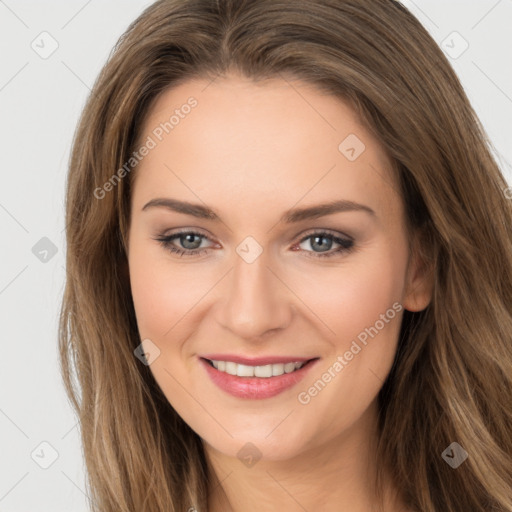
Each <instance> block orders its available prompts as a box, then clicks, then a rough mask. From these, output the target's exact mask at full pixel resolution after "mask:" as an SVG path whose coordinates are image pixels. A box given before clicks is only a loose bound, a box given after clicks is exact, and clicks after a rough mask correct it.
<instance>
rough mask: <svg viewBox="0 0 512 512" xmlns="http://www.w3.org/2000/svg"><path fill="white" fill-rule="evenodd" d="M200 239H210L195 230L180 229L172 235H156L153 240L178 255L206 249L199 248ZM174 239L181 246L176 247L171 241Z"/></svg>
mask: <svg viewBox="0 0 512 512" xmlns="http://www.w3.org/2000/svg"><path fill="white" fill-rule="evenodd" d="M198 239H199V240H198ZM202 239H205V240H210V239H209V238H208V237H207V236H206V235H203V234H202V233H198V232H196V231H181V232H179V233H174V234H172V235H166V236H160V237H157V238H156V239H155V240H157V241H159V242H160V243H161V244H162V245H163V246H164V247H165V248H166V249H167V250H168V251H170V252H172V253H174V254H178V255H179V256H183V255H186V256H195V255H197V254H201V253H203V252H206V251H207V250H208V248H204V247H203V248H200V246H201V243H202ZM174 240H178V242H179V243H180V244H181V245H182V246H183V248H181V247H177V246H176V245H175V244H174V243H173V242H174Z"/></svg>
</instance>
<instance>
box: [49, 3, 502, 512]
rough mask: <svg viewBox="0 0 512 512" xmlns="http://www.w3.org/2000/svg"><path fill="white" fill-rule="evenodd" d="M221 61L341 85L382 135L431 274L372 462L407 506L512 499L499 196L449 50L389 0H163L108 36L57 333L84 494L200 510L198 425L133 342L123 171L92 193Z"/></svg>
mask: <svg viewBox="0 0 512 512" xmlns="http://www.w3.org/2000/svg"><path fill="white" fill-rule="evenodd" d="M229 71H236V72H238V73H241V74H242V75H244V76H246V77H248V78H251V79H254V80H258V79H264V78H272V77H290V78H297V79H300V80H302V81H304V82H308V83H310V84H313V85H315V86H316V87H318V88H319V89H320V90H322V91H326V92H328V93H329V94H332V95H334V96H336V97H338V98H340V99H341V100H344V101H347V102H349V104H350V105H351V106H352V107H353V108H354V109H355V111H356V112H357V114H358V115H359V116H360V118H361V121H362V122H363V123H364V124H365V126H366V127H367V128H368V129H369V130H370V131H371V132H372V133H373V134H375V136H376V137H378V140H379V141H380V142H381V144H382V146H383V147H384V148H385V150H386V151H387V152H388V154H389V156H390V157H391V159H392V161H393V162H394V164H395V167H396V172H397V175H398V177H399V183H400V186H401V190H400V192H401V195H402V197H403V200H404V204H405V206H406V214H407V222H408V229H410V230H411V233H413V232H415V233H421V240H422V245H421V252H422V255H423V257H424V259H425V262H427V263H428V264H429V265H430V266H431V268H432V269H433V273H434V289H433V298H432V302H431V304H430V305H429V306H428V307H427V308H426V309H425V310H423V311H421V312H417V313H411V312H407V311H406V312H405V316H404V319H403V324H402V329H401V333H400V340H399V348H398V351H397V354H396V358H395V363H394V365H393V368H392V370H391V373H390V374H389V376H388V378H387V380H386V382H385V384H384V386H383V388H382V390H381V392H380V394H379V404H380V425H379V426H380V438H379V446H378V460H377V461H376V464H377V467H378V468H381V467H389V468H391V469H392V472H393V478H394V480H395V482H396V484H397V486H398V487H399V488H400V490H401V492H402V493H403V495H404V496H405V499H406V501H407V504H408V506H409V507H410V508H411V509H412V510H417V511H422V512H441V511H442V512H461V511H467V512H476V511H483V510H486V511H487V510H493V511H506V512H511V511H512V236H511V231H512V201H510V200H508V201H507V199H506V197H505V194H504V190H505V189H506V188H507V183H506V181H505V179H504V177H503V175H502V174H501V172H500V170H499V167H498V165H497V163H496V161H495V160H494V159H493V157H492V155H491V152H490V149H489V147H490V142H489V141H488V139H487V136H486V134H485V132H484V129H483V127H482V126H481V124H480V122H479V120H478V119H477V117H476V114H475V112H474V110H473V109H472V107H471V105H470V103H469V101H468V99H467V97H466V94H465V92H464V90H463V88H462V86H461V84H460V82H459V80H458V78H457V76H456V74H455V73H454V71H453V69H452V68H451V66H450V64H449V63H448V61H447V59H446V58H445V56H444V54H443V52H442V51H441V50H440V49H439V47H438V46H437V44H436V43H435V41H434V40H433V39H432V38H431V37H430V35H429V34H428V33H427V31H426V30H425V29H424V28H423V26H422V25H421V24H420V23H419V22H418V20H417V19H416V18H415V17H414V16H413V15H412V14H411V13H410V12H409V11H408V10H407V9H406V8H405V7H403V6H402V5H401V4H400V3H398V2H395V1H392V0H293V1H292V0H160V1H157V2H155V3H154V4H152V5H151V6H150V7H148V8H147V9H146V10H145V11H144V12H143V13H142V15H141V16H140V17H139V18H138V19H137V20H136V21H135V22H133V23H132V24H131V25H130V27H129V28H128V29H127V31H126V32H125V33H124V34H123V36H122V37H121V38H120V40H119V42H118V43H117V45H116V47H115V48H114V51H113V52H112V54H111V56H110V58H109V60H108V62H107V63H106V65H105V66H104V68H103V70H102V71H101V74H100V75H99V77H98V79H97V81H96V83H95V85H94V88H93V89H92V92H91V95H90V97H89V99H88V102H87V104H86V106H85V108H84V111H83V114H82V117H81V119H80V123H79V125H78V128H77V131H76V133H75V138H74V143H73V148H72V154H71V159H70V167H69V176H68V183H67V201H66V226H67V233H66V235H67V269H66V272H67V274H66V289H65V294H64V298H63V305H62V311H61V325H60V337H59V344H60V345H59V346H60V355H61V365H62V373H63V378H64V382H65V385H66V388H67V392H68V394H69V397H70V400H71V401H72V404H73V407H74V408H75V409H76V411H77V413H78V417H79V420H80V424H81V440H82V444H83V452H84V457H85V462H86V467H87V474H88V488H89V492H90V497H91V501H92V503H93V506H94V510H97V511H101V512H114V511H115V512H169V511H173V512H178V511H180V512H183V511H187V510H189V509H190V508H191V507H195V509H196V510H197V511H198V512H206V511H207V509H208V503H207V501H208V500H207V497H208V489H209V486H211V485H212V481H213V476H212V475H211V474H210V473H209V471H208V466H207V464H206V459H205V454H204V452H203V446H202V442H201V439H200V438H199V436H197V434H196V433H195V432H193V431H192V430H191V429H190V427H189V426H188V425H187V424H185V422H184V421H183V420H182V419H181V418H180V417H179V416H178V414H177V413H176V412H175V411H174V410H173V408H172V407H171V406H170V404H169V403H168V401H167V400H166V398H165V396H164V395H163V393H162V391H161V390H160V388H159V387H158V385H157V384H156V382H155V380H154V378H153V377H152V374H151V372H150V370H149V368H148V367H147V366H145V365H143V364H141V363H140V361H139V360H138V359H137V358H136V357H135V356H134V353H133V351H134V349H135V348H136V347H137V346H138V345H139V344H140V342H141V340H140V338H139V333H138V330H137V324H136V320H135V314H134V308H133V303H132V299H131V294H130V287H129V275H128V272H127V258H126V246H125V240H126V238H125V237H126V232H127V228H128V225H129V214H130V211H129V205H130V187H131V185H132V180H133V176H134V173H133V172H125V173H122V174H123V177H122V179H118V180H117V181H115V183H114V185H112V186H111V187H108V192H105V190H107V187H105V188H103V189H102V190H103V192H101V193H99V192H98V190H100V189H101V187H103V185H104V184H105V183H107V182H108V181H109V180H111V179H112V176H113V175H114V174H115V173H116V172H117V171H118V169H120V168H122V167H123V166H124V165H125V164H126V162H127V161H129V159H130V156H131V155H132V152H133V151H134V150H135V149H136V143H137V138H138V137H139V136H140V133H139V132H140V129H141V126H142V125H143V122H144V119H145V116H146V115H147V113H148V111H149V109H150V108H151V105H152V103H153V102H154V101H155V100H156V98H157V97H158V96H159V95H160V93H162V92H163V91H165V90H167V89H169V88H170V87H173V86H175V85H177V84H179V83H182V82H185V81H187V80H188V79H191V78H211V79H213V78H215V77H216V76H218V75H219V74H226V73H228V72H229ZM125 169H126V167H125ZM119 176H121V174H118V177H119ZM111 183H112V182H111ZM452 442H457V443H459V444H460V445H461V446H462V447H463V448H464V450H465V451H466V452H467V453H468V458H467V460H465V462H464V463H463V464H462V465H460V466H459V467H458V468H457V469H454V468H452V467H450V465H449V464H447V463H446V462H445V461H444V460H443V458H442V457H441V453H442V452H443V451H444V450H445V448H447V447H448V446H449V445H450V444H451V443H452ZM379 482H380V480H378V482H377V484H379Z"/></svg>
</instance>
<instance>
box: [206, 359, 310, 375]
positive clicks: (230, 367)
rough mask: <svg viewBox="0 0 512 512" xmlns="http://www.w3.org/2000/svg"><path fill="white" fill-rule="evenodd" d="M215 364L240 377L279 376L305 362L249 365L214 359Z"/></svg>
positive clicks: (219, 368)
mask: <svg viewBox="0 0 512 512" xmlns="http://www.w3.org/2000/svg"><path fill="white" fill-rule="evenodd" d="M212 364H213V366H214V367H215V368H216V369H217V370H219V371H220V372H225V373H229V374H230V375H237V376H238V377H263V378H269V377H278V376H279V375H283V374H284V373H291V372H294V371H295V370H298V369H299V368H302V367H303V366H304V365H305V364H306V361H305V362H303V363H286V364H283V363H277V364H266V365H264V366H248V365H246V364H237V363H233V362H232V361H212Z"/></svg>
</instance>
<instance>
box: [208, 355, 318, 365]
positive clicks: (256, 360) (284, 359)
mask: <svg viewBox="0 0 512 512" xmlns="http://www.w3.org/2000/svg"><path fill="white" fill-rule="evenodd" d="M200 357H202V358H203V359H209V360H210V361H231V362H233V363H237V364H244V365H247V366H265V365H267V364H279V363H283V364H286V363H302V362H306V361H310V360H311V359H317V357H296V356H265V357H243V356H237V355H234V354H204V355H202V356H200Z"/></svg>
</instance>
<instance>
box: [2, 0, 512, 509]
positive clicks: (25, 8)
mask: <svg viewBox="0 0 512 512" xmlns="http://www.w3.org/2000/svg"><path fill="white" fill-rule="evenodd" d="M150 3H151V2H148V1H136V0H130V1H126V0H125V1H123V2H121V1H120V0H117V1H113V0H108V1H105V0H104V1H100V0H89V1H85V0H66V1H64V0H60V1H56V0H53V1H48V2H40V1H39V2H38V1H36V0H30V1H22V0H0V48H1V54H0V55H1V59H2V60H1V66H0V140H1V146H0V147H1V157H2V160H1V165H0V168H1V171H0V172H1V177H2V179H1V184H2V186H1V188H0V230H1V235H2V236H1V237H0V255H1V265H0V315H1V324H0V326H1V334H0V336H1V340H2V343H1V348H2V352H1V354H2V355H1V357H0V379H1V381H0V434H1V436H0V450H1V451H0V461H1V462H0V464H1V466H0V512H36V511H37V512H60V511H63V512H64V511H66V512H82V511H86V510H88V498H87V497H86V495H85V485H84V465H83V460H82V455H81V446H80V442H79V432H78V427H77V422H76V419H75V417H74V415H73V413H72V410H71V408H70V406H69V404H68V402H67V399H66V397H65V394H64V391H63V387H62V384H61V380H60V374H59V367H58V360H57V341H56V333H57V318H58V311H59V307H60V300H61V294H62V290H63V285H64V261H65V258H64V255H65V247H64V233H63V229H64V221H63V201H64V184H65V177H66V171H67V162H68V157H69V150H70V144H71V139H72V135H73V132H74V130H75V126H76V123H77V120H78V116H79V114H80V111H81V108H82V107H83V105H84V102H85V100H86V97H87V95H88V94H89V89H90V87H91V86H92V84H93V83H94V80H95V79H96V76H97V74H98V73H99V71H100V69H101V67H102V65H103V64H104V62H105V60H106V58H107V56H108V54H109V52H110V50H111V48H112V47H113V45H114V44H115V42H116V40H117V39H118V37H119V36H120V35H121V34H122V33H123V32H124V30H125V29H126V28H127V26H128V24H129V23H130V22H131V21H132V20H134V19H135V18H136V17H137V16H138V15H139V13H140V12H141V11H142V10H143V9H144V8H145V7H146V6H148V5H149V4H150ZM402 3H404V4H405V5H406V6H407V7H408V8H409V9H410V10H411V11H412V12H413V13H414V14H415V15H416V16H417V17H418V18H419V20H420V21H421V22H422V23H423V25H424V26H425V27H426V28H427V30H428V31H429V32H430V33H431V34H432V36H433V38H434V39H435V40H436V41H437V42H438V44H439V45H440V46H441V47H443V48H444V49H445V51H446V52H447V53H449V54H450V56H449V59H450V60H451V62H452V64H453V66H454V68H455V70H456V72H457V74H458V75H459V77H460V79H461V82H462V83H463V85H464V88H465V90H466V92H467V94H468V96H469V99H470V101H471V102H472V104H473V106H474V108H475V110H476V111H477V113H478V115H479V117H480V119H481V121H482V123H483V125H484V128H485V129H486V131H487V133H488V135H489V138H490V140H491V142H492V144H493V146H494V149H493V151H494V152H495V155H496V158H497V159H498V162H499V163H500V165H501V167H502V169H503V171H504V173H505V176H506V177H507V180H508V181H509V183H512V166H511V165H510V162H512V127H511V119H512V58H511V55H512V33H511V31H510V25H511V22H512V1H511V0H499V1H498V0H473V1H468V0H465V1H463V0H460V1H454V0H449V1H446V0H435V1H434V0H414V1H412V0H404V1H403V2H402ZM43 32H46V34H42V33H43ZM454 32H456V33H457V34H454ZM41 34H42V35H41ZM56 45H58V47H57V48H56V49H55V51H54V52H53V53H52V54H51V55H47V54H46V53H49V52H50V51H51V50H53V47H54V46H56ZM467 45H469V46H468V48H467V49H466V51H464V52H463V50H464V49H465V47H466V46H467ZM45 52H46V53H45ZM504 193H505V192H504ZM507 194H508V195H509V196H510V197H512V190H510V191H509V192H508V193H507ZM42 239H43V240H42ZM45 251H46V252H45ZM54 253H55V254H54ZM41 443H43V444H41ZM45 466H48V467H46V468H45Z"/></svg>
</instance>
